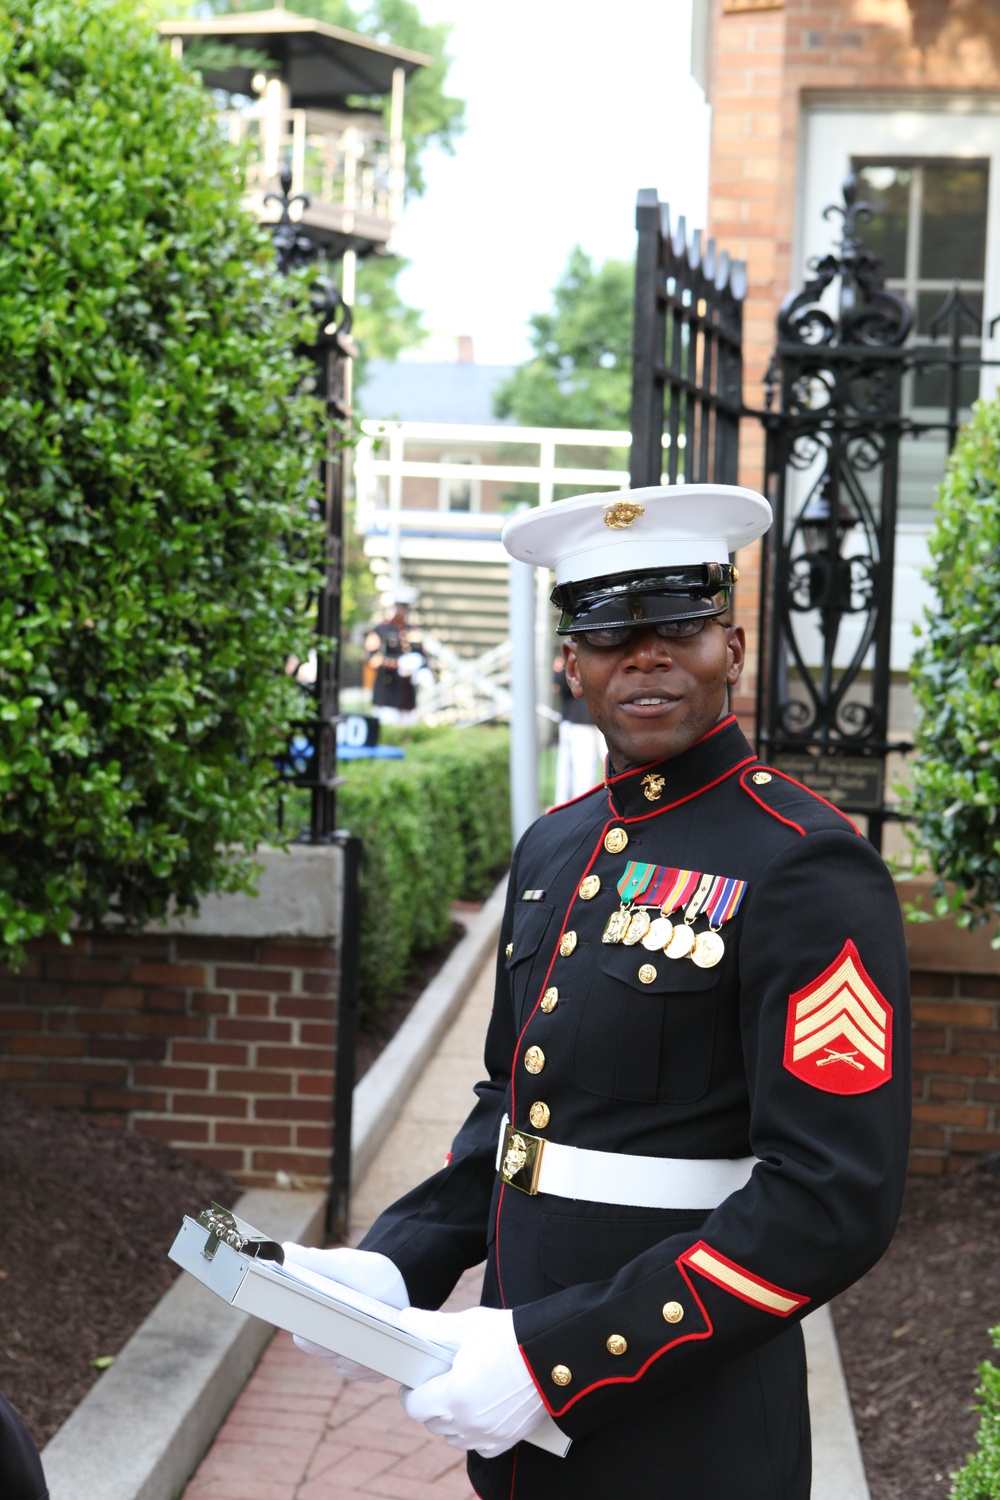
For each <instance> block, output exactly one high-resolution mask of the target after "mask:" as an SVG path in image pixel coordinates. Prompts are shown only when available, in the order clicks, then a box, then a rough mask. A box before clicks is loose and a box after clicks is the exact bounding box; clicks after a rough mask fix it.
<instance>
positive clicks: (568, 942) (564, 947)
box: [559, 931, 576, 958]
mask: <svg viewBox="0 0 1000 1500" xmlns="http://www.w3.org/2000/svg"><path fill="white" fill-rule="evenodd" d="M575 947H576V933H575V932H572V931H570V932H564V933H563V935H562V941H561V942H560V944H559V952H560V953H561V954H562V956H563V958H569V956H570V954H571V953H572V952H573V949H574V948H575Z"/></svg>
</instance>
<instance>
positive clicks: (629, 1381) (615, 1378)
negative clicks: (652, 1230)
mask: <svg viewBox="0 0 1000 1500" xmlns="http://www.w3.org/2000/svg"><path fill="white" fill-rule="evenodd" d="M677 1269H678V1270H679V1271H680V1273H681V1275H682V1276H683V1278H684V1280H685V1281H686V1282H687V1287H688V1291H689V1292H690V1293H691V1295H692V1297H693V1298H694V1300H695V1302H697V1304H698V1310H699V1312H700V1313H701V1315H702V1317H703V1318H704V1319H705V1322H706V1323H707V1324H708V1327H707V1328H706V1329H705V1331H704V1332H703V1333H682V1334H681V1336H680V1338H676V1339H671V1340H670V1343H669V1344H664V1345H663V1347H662V1349H657V1350H656V1352H655V1353H654V1354H651V1355H650V1356H649V1358H648V1359H647V1360H646V1363H645V1364H644V1365H641V1366H640V1368H639V1369H638V1370H636V1372H635V1374H634V1375H608V1376H606V1377H605V1379H604V1380H595V1381H594V1383H593V1385H588V1386H585V1387H584V1389H583V1390H582V1391H577V1393H576V1395H575V1396H571V1397H570V1399H569V1400H568V1401H567V1402H566V1405H565V1406H560V1408H559V1410H558V1411H557V1410H556V1408H555V1407H554V1406H552V1405H551V1404H550V1402H549V1399H548V1397H547V1396H546V1394H545V1392H544V1391H543V1390H542V1388H541V1386H540V1385H539V1384H538V1380H537V1379H536V1376H535V1372H534V1370H532V1368H531V1365H530V1364H529V1363H528V1356H527V1355H526V1354H525V1352H524V1349H523V1347H522V1346H521V1345H520V1344H519V1345H518V1348H519V1350H520V1352H521V1358H522V1359H523V1360H524V1362H525V1364H526V1365H527V1366H528V1371H529V1373H530V1375H531V1378H532V1380H534V1382H535V1389H536V1390H537V1391H538V1394H539V1395H540V1396H541V1398H542V1401H543V1403H544V1405H545V1409H546V1410H547V1411H548V1413H549V1415H550V1416H553V1417H563V1416H565V1415H566V1413H567V1412H568V1411H569V1409H570V1407H571V1406H574V1405H575V1404H576V1402H577V1401H579V1400H580V1399H581V1398H582V1397H583V1396H589V1395H590V1394H591V1392H592V1391H597V1390H600V1388H601V1386H604V1385H634V1384H635V1382H636V1381H637V1380H641V1379H642V1377H643V1375H645V1373H646V1371H647V1370H648V1369H649V1367H650V1365H651V1364H653V1363H654V1362H655V1361H656V1360H658V1359H659V1358H660V1356H661V1355H663V1354H666V1352H667V1350H668V1349H675V1348H676V1347H677V1345H678V1344H690V1343H691V1342H692V1341H693V1340H697V1339H710V1338H711V1337H712V1335H713V1333H714V1332H715V1328H714V1326H713V1323H712V1320H711V1318H710V1317H709V1316H708V1311H707V1309H706V1307H705V1304H704V1303H703V1302H702V1300H701V1298H700V1297H699V1296H698V1293H697V1292H696V1291H695V1289H694V1287H693V1285H692V1283H691V1278H690V1276H689V1275H688V1273H687V1271H686V1269H685V1268H684V1266H682V1265H681V1263H680V1261H678V1262H677Z"/></svg>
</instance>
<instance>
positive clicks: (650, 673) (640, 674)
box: [563, 620, 746, 772]
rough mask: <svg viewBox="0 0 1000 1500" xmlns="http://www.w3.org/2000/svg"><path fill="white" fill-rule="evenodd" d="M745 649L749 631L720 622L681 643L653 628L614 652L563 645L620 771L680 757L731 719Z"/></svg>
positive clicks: (571, 673) (576, 684)
mask: <svg viewBox="0 0 1000 1500" xmlns="http://www.w3.org/2000/svg"><path fill="white" fill-rule="evenodd" d="M745 650H746V638H745V636H744V634H743V628H742V626H740V625H728V624H722V623H721V622H720V621H719V620H707V621H706V622H705V627H704V629H703V630H702V631H701V632H700V633H699V634H698V635H695V636H691V637H690V638H688V639H682V640H664V639H663V637H661V636H658V635H657V634H656V632H655V631H654V630H653V629H652V628H651V627H650V626H646V627H645V628H643V629H638V630H636V633H635V635H634V636H633V637H632V639H631V640H630V641H627V642H626V643H625V644H624V645H620V646H615V647H612V648H611V649H608V648H598V647H596V646H592V645H590V644H588V642H587V639H586V636H585V635H581V636H579V637H578V638H574V639H571V640H568V641H565V642H564V643H563V656H564V658H565V660H566V681H567V682H568V683H569V685H570V688H571V690H572V692H573V696H574V697H576V698H585V699H586V700H587V707H588V708H589V709H590V712H591V715H592V717H593V720H594V722H595V724H596V725H597V727H598V728H599V729H600V731H601V733H602V734H603V735H604V738H605V739H606V740H607V743H608V752H609V754H610V756H611V764H612V766H613V767H614V769H615V771H617V772H622V771H628V770H631V769H632V768H633V767H635V766H643V765H648V764H649V763H650V762H651V761H657V760H667V759H669V758H671V757H672V756H675V755H680V754H681V752H682V751H684V750H687V749H689V748H690V746H691V745H693V744H694V743H695V741H696V740H700V739H701V737H702V736H703V735H704V734H707V733H708V731H709V730H710V729H711V728H712V726H713V724H717V723H718V721H719V720H720V719H721V718H723V717H724V715H725V712H726V707H727V689H728V688H730V687H732V686H733V685H734V684H735V683H736V682H738V681H739V677H740V673H741V672H742V670H743V658H744V653H745Z"/></svg>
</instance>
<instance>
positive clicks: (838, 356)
mask: <svg viewBox="0 0 1000 1500" xmlns="http://www.w3.org/2000/svg"><path fill="white" fill-rule="evenodd" d="M832 213H838V214H839V215H840V216H841V218H842V224H843V228H842V233H841V238H840V242H839V244H838V245H837V247H836V248H835V250H834V251H832V252H831V253H830V254H828V255H826V256H823V257H822V258H821V259H819V260H818V261H816V262H815V263H813V264H812V265H811V266H810V270H811V271H812V272H813V275H812V277H811V279H810V280H808V281H807V282H806V284H805V286H804V287H803V289H802V290H801V291H799V292H797V293H794V294H792V295H791V296H789V297H788V298H786V300H785V302H784V303H783V305H782V307H781V310H780V313H779V315H778V342H777V345H776V347H775V351H774V358H773V361H772V365H771V369H770V370H769V372H768V377H767V399H766V409H765V411H764V412H761V413H756V415H758V416H760V417H761V419H762V420H763V422H764V424H765V427H766V429H767V452H766V465H765V467H766V475H765V487H766V489H767V493H768V494H769V496H770V498H771V502H772V505H773V507H774V516H775V519H774V525H773V527H772V529H771V532H770V534H769V536H768V537H767V538H766V540H765V546H764V555H763V568H762V583H761V620H760V627H761V628H760V640H761V669H760V672H759V687H758V706H757V732H758V749H759V752H760V754H761V755H762V756H763V757H765V758H766V759H768V760H769V761H772V762H774V763H776V764H777V765H778V766H779V768H781V769H784V770H786V771H787V772H788V773H789V774H791V775H794V776H796V777H798V779H801V780H803V781H805V782H806V783H807V784H809V785H811V786H813V787H814V788H815V789H816V790H817V791H819V792H821V793H823V794H824V795H827V796H829V797H830V798H831V800H834V801H836V803H837V805H838V806H839V807H841V808H843V810H844V811H845V812H849V813H859V814H864V815H866V816H867V819H868V835H869V838H870V839H871V840H872V842H873V843H874V844H875V845H876V847H879V848H880V847H881V840H882V833H883V826H884V823H885V821H886V819H887V818H890V817H892V816H893V810H892V808H891V806H888V805H887V803H886V799H885V790H884V767H885V760H886V757H887V755H888V754H889V753H890V752H891V751H899V752H905V751H907V750H909V749H910V748H911V746H910V745H909V744H908V743H906V742H905V741H902V740H896V741H893V740H892V739H891V738H890V726H889V688H890V679H891V660H890V652H891V644H892V614H893V609H892V606H893V569H894V561H895V543H896V534H897V501H898V492H899V479H900V445H901V442H902V441H903V440H904V439H909V438H911V437H919V436H921V435H924V434H929V433H932V432H938V433H943V434H945V435H946V436H947V440H948V448H949V449H950V448H951V446H952V444H953V442H954V439H955V436H956V434H957V431H958V427H959V421H960V415H961V408H962V405H963V400H962V393H961V385H962V374H963V371H969V370H972V371H978V370H979V369H980V368H981V367H982V366H983V364H984V363H986V362H984V361H983V358H982V352H981V346H980V344H979V342H978V336H979V335H980V334H981V327H980V321H979V318H978V316H977V314H976V313H975V311H974V310H973V308H972V307H971V305H970V304H969V302H968V301H967V300H966V299H965V298H964V297H963V296H962V293H961V289H960V288H959V286H958V285H957V284H956V285H955V286H954V287H953V288H952V291H951V293H950V294H949V296H948V298H947V299H946V301H945V304H944V306H943V307H942V308H941V310H940V311H939V313H938V314H937V315H936V316H935V317H934V318H931V319H930V320H929V323H928V332H929V333H930V335H931V336H932V340H936V339H937V338H938V337H940V335H942V334H946V335H947V342H946V343H942V344H940V345H939V344H937V343H936V342H930V343H921V344H910V345H907V343H906V340H907V338H908V337H909V335H910V332H911V329H912V326H913V314H912V312H911V310H910V308H909V307H908V306H907V303H906V302H905V300H904V299H903V297H902V296H900V295H899V294H898V293H896V292H893V291H890V290H888V289H887V288H886V287H885V285H884V283H883V277H882V269H881V262H880V261H878V260H877V259H876V258H875V257H874V256H872V255H870V254H869V253H868V252H867V251H866V250H865V249H864V246H863V243H862V240H861V237H860V234H859V226H860V225H861V224H863V223H864V222H865V221H866V220H867V219H869V218H870V217H871V216H872V210H871V207H870V206H869V205H868V204H866V203H863V202H860V201H859V200H858V197H857V184H856V181H855V179H854V178H853V177H849V178H848V180H847V182H846V184H845V186H844V203H843V205H842V206H841V205H831V207H830V208H828V209H827V210H826V216H827V217H829V216H830V215H831V214H832ZM963 330H965V331H966V332H967V333H972V334H973V335H974V341H973V342H972V343H970V342H969V341H968V340H966V341H963ZM933 371H941V372H943V385H944V391H943V396H944V402H943V405H942V406H941V407H940V409H939V411H937V412H934V413H932V414H929V415H928V416H927V418H926V419H924V420H917V419H916V418H915V417H914V416H913V415H910V414H908V412H907V410H906V403H905V402H904V384H905V382H906V380H907V377H908V376H910V375H915V376H916V378H918V379H924V380H926V379H927V377H928V376H929V375H930V373H931V372H933ZM775 396H777V404H775ZM748 414H749V413H748Z"/></svg>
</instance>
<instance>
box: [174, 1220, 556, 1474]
mask: <svg viewBox="0 0 1000 1500" xmlns="http://www.w3.org/2000/svg"><path fill="white" fill-rule="evenodd" d="M204 1217H205V1216H203V1220H204ZM234 1222H235V1223H236V1224H238V1225H239V1226H240V1228H241V1229H248V1230H249V1229H250V1226H249V1225H244V1224H242V1222H241V1221H240V1220H235V1219H234ZM251 1234H253V1235H255V1236H256V1238H257V1240H262V1239H263V1236H260V1235H257V1234H256V1231H254V1230H251ZM169 1255H170V1259H171V1260H172V1261H174V1262H175V1263H176V1264H177V1265H179V1266H180V1267H182V1269H183V1270H185V1271H187V1272H189V1274H190V1275H192V1276H194V1277H195V1278H196V1279H197V1280H198V1281H200V1282H202V1284H203V1285H204V1286H207V1287H208V1288H209V1290H210V1291H213V1292H215V1294H216V1295H217V1296H219V1297H221V1298H222V1299H223V1300H224V1301H225V1302H228V1303H230V1305H231V1306H233V1307H238V1308H240V1309H241V1310H242V1311H244V1312H248V1313H250V1314H252V1315H253V1316H254V1317H256V1318H263V1319H264V1320H265V1322H268V1323H273V1324H274V1325H275V1327H276V1328H284V1329H287V1331H288V1332H289V1333H297V1334H299V1335H301V1336H302V1337H303V1338H307V1339H311V1340H312V1342H313V1343H314V1344H321V1345H322V1346H323V1347H324V1348H326V1349H332V1350H334V1351H335V1352H336V1353H337V1354H343V1355H344V1356H345V1357H346V1358H347V1359H353V1360H356V1361H357V1363H358V1364H361V1365H367V1366H368V1368H369V1369H371V1370H377V1371H378V1373H379V1374H380V1375H385V1376H387V1377H388V1378H389V1379H390V1380H398V1381H399V1383H400V1384H401V1385H407V1386H411V1387H412V1386H417V1385H421V1384H422V1383H423V1382H424V1381H425V1380H430V1379H431V1378H432V1377H433V1376H435V1375H443V1374H444V1372H445V1371H446V1370H449V1369H450V1368H451V1363H452V1360H453V1358H454V1352H453V1351H452V1350H451V1349H447V1348H445V1347H444V1346H443V1345H441V1344H435V1343H432V1342H431V1341H430V1340H429V1339H422V1338H418V1337H417V1336H416V1335H415V1334H413V1333H410V1332H409V1331H408V1330H407V1329H405V1328H400V1327H399V1324H398V1321H397V1320H398V1313H397V1311H396V1309H395V1308H394V1307H390V1306H389V1304H388V1303H386V1302H379V1301H378V1300H377V1299H376V1298H374V1297H367V1296H365V1295H364V1293H363V1292H356V1291H354V1290H353V1289H352V1288H350V1287H346V1286H342V1285H341V1284H340V1283H339V1282H336V1281H331V1280H330V1279H329V1278H328V1277H326V1276H318V1275H316V1274H315V1273H314V1272H311V1271H308V1270H306V1269H305V1268H304V1267H303V1266H294V1265H291V1264H289V1265H288V1267H287V1268H286V1267H284V1266H282V1265H279V1264H278V1262H277V1261H274V1260H268V1259H264V1258H258V1257H257V1256H255V1255H253V1254H246V1253H244V1251H243V1250H241V1249H237V1248H235V1247H234V1245H232V1244H227V1243H226V1241H225V1240H224V1239H223V1240H220V1239H219V1238H218V1236H217V1234H215V1233H213V1232H212V1231H211V1230H210V1229H208V1228H206V1225H205V1223H204V1222H201V1223H199V1222H197V1221H196V1220H194V1219H190V1218H187V1217H185V1219H184V1223H183V1225H182V1227H181V1230H180V1232H179V1234H178V1235H177V1238H176V1239H175V1240H174V1243H173V1244H172V1245H171V1247H170V1251H169ZM524 1441H525V1442H526V1443H531V1444H533V1445H534V1446H535V1447H536V1448H543V1449H544V1450H545V1451H546V1452H547V1453H554V1454H555V1455H556V1456H557V1457H558V1458H563V1457H565V1455H566V1454H567V1453H568V1452H569V1448H570V1444H571V1441H572V1440H571V1439H570V1438H568V1437H567V1436H566V1434H565V1433H564V1432H561V1431H560V1430H559V1428H558V1427H557V1426H556V1424H555V1422H553V1420H552V1418H551V1417H548V1416H546V1417H544V1418H543V1419H542V1421H541V1422H540V1423H539V1425H538V1426H537V1427H536V1428H535V1429H534V1430H533V1431H532V1432H531V1433H529V1434H528V1436H527V1437H526V1438H525V1439H524Z"/></svg>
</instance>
